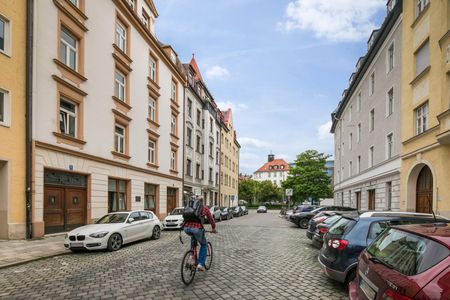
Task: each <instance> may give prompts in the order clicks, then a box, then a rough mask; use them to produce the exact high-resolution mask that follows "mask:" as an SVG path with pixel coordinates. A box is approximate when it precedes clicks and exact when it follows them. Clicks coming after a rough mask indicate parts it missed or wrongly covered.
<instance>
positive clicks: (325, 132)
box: [318, 121, 333, 140]
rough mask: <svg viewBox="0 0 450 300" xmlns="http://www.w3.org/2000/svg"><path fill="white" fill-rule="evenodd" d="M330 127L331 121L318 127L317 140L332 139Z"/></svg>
mask: <svg viewBox="0 0 450 300" xmlns="http://www.w3.org/2000/svg"><path fill="white" fill-rule="evenodd" d="M331 125H332V123H331V121H328V122H326V123H325V124H322V125H320V126H319V128H318V134H319V140H327V139H332V138H333V135H332V134H331V133H330V130H331Z"/></svg>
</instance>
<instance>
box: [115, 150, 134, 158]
mask: <svg viewBox="0 0 450 300" xmlns="http://www.w3.org/2000/svg"><path fill="white" fill-rule="evenodd" d="M111 154H112V155H113V156H114V158H120V159H125V160H127V161H128V160H129V159H130V158H131V156H129V155H126V154H125V153H120V152H117V151H114V150H113V151H111Z"/></svg>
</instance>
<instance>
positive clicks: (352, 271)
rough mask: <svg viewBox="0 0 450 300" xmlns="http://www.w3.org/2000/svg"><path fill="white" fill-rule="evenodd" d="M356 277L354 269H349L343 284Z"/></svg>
mask: <svg viewBox="0 0 450 300" xmlns="http://www.w3.org/2000/svg"><path fill="white" fill-rule="evenodd" d="M355 278H356V269H353V270H350V272H349V273H348V274H347V278H345V285H348V284H349V283H350V282H352V281H353V280H355Z"/></svg>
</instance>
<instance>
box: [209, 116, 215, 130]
mask: <svg viewBox="0 0 450 300" xmlns="http://www.w3.org/2000/svg"><path fill="white" fill-rule="evenodd" d="M209 124H210V127H209V131H210V132H211V133H213V132H214V128H213V125H214V122H213V118H209Z"/></svg>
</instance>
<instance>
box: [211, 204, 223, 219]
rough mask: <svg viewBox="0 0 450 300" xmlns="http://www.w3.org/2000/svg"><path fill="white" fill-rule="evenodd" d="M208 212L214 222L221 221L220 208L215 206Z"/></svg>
mask: <svg viewBox="0 0 450 300" xmlns="http://www.w3.org/2000/svg"><path fill="white" fill-rule="evenodd" d="M209 211H210V212H211V215H212V216H213V218H214V221H222V216H221V214H222V211H221V210H220V208H219V207H218V206H216V205H213V206H211V207H210V208H209Z"/></svg>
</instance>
